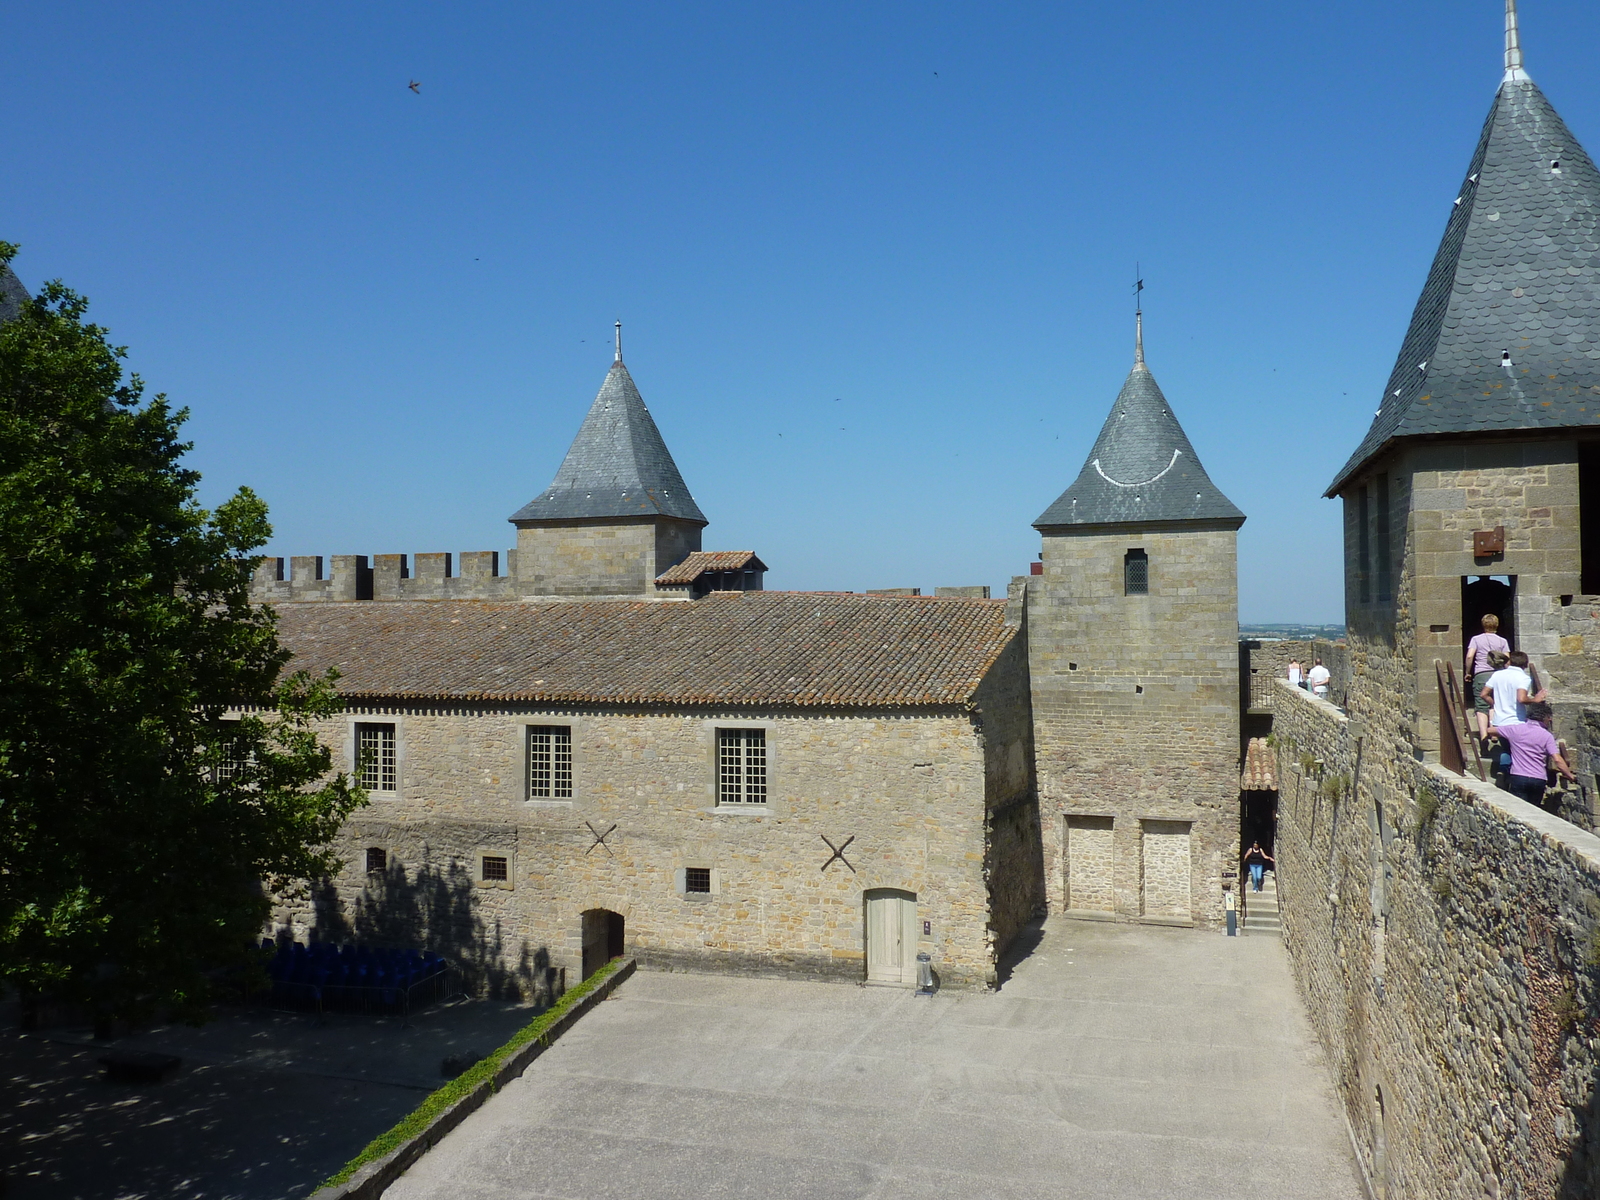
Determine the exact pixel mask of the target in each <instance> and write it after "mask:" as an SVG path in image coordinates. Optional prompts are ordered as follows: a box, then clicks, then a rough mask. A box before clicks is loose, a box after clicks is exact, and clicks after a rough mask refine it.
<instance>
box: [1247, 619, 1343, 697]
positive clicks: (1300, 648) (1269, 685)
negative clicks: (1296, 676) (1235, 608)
mask: <svg viewBox="0 0 1600 1200" xmlns="http://www.w3.org/2000/svg"><path fill="white" fill-rule="evenodd" d="M1239 644H1240V646H1241V647H1243V648H1244V650H1245V653H1246V657H1245V661H1244V662H1242V663H1241V664H1240V666H1241V669H1242V671H1243V672H1244V674H1245V676H1246V677H1247V683H1248V687H1249V697H1248V700H1249V704H1248V707H1250V708H1251V709H1254V710H1255V711H1257V712H1268V713H1269V712H1271V711H1272V710H1273V708H1274V706H1275V700H1274V697H1275V696H1276V695H1277V689H1276V688H1275V687H1273V684H1274V683H1276V682H1277V681H1278V680H1280V679H1287V678H1288V677H1289V663H1290V662H1291V661H1298V662H1299V664H1300V672H1301V677H1302V678H1304V677H1305V673H1306V672H1307V671H1309V670H1311V667H1312V664H1313V663H1315V662H1316V661H1317V659H1319V658H1320V659H1321V660H1322V665H1323V666H1325V667H1327V668H1328V673H1329V679H1328V693H1329V695H1330V696H1331V697H1332V698H1333V701H1334V702H1335V703H1339V702H1341V701H1342V700H1343V697H1344V695H1345V693H1346V692H1347V691H1348V690H1349V688H1350V676H1351V667H1350V647H1349V646H1347V645H1346V644H1345V643H1343V642H1330V641H1327V640H1325V639H1323V638H1301V639H1288V638H1285V639H1282V640H1279V641H1257V640H1255V639H1250V640H1249V641H1243V642H1240V643H1239Z"/></svg>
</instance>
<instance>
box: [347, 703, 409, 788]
mask: <svg viewBox="0 0 1600 1200" xmlns="http://www.w3.org/2000/svg"><path fill="white" fill-rule="evenodd" d="M362 725H393V726H394V790H393V791H383V790H382V789H380V788H371V789H369V790H368V792H367V794H368V795H369V796H371V797H373V798H374V799H376V800H398V799H400V796H401V793H402V792H403V791H404V790H405V789H404V785H405V778H406V726H405V720H404V718H403V717H402V716H401V715H400V714H399V713H397V712H384V711H383V710H382V709H372V710H367V711H364V712H353V713H349V712H347V713H346V717H345V743H344V754H345V761H346V762H347V763H348V764H349V770H350V775H351V778H352V781H353V782H356V783H359V782H360V779H359V778H357V777H356V763H357V761H358V760H359V759H360V757H361V732H360V726H362Z"/></svg>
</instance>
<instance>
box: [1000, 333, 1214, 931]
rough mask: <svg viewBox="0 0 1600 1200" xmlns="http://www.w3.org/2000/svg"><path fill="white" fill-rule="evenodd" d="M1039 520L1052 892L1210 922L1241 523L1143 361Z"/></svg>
mask: <svg viewBox="0 0 1600 1200" xmlns="http://www.w3.org/2000/svg"><path fill="white" fill-rule="evenodd" d="M1134 360H1135V361H1134V366H1133V369H1132V371H1131V372H1130V373H1129V375H1128V379H1127V382H1126V383H1124V385H1123V387H1122V391H1121V392H1120V394H1119V395H1118V396H1117V399H1116V402H1115V403H1114V404H1113V405H1112V409H1111V412H1110V414H1109V415H1108V416H1107V418H1106V422H1105V425H1104V427H1103V428H1102V430H1101V432H1100V436H1099V438H1098V440H1097V441H1096V442H1095V445H1094V448H1093V449H1092V450H1091V451H1090V453H1089V458H1088V461H1087V462H1085V463H1084V466H1083V469H1082V471H1081V472H1080V473H1079V476H1078V479H1077V480H1076V482H1074V483H1073V484H1072V486H1071V487H1069V488H1068V489H1067V490H1066V491H1065V492H1064V493H1062V495H1061V497H1060V498H1059V499H1057V500H1056V502H1055V503H1054V504H1052V505H1051V506H1050V508H1049V509H1047V510H1046V511H1045V513H1044V514H1043V515H1042V516H1041V517H1040V518H1039V519H1038V521H1036V522H1035V523H1034V524H1035V528H1037V529H1038V530H1039V533H1040V535H1041V541H1042V550H1041V553H1040V561H1039V564H1038V569H1037V573H1035V574H1032V575H1028V576H1023V577H1020V578H1019V579H1018V581H1017V587H1018V588H1019V589H1020V590H1021V591H1022V592H1023V593H1025V597H1026V599H1025V605H1026V609H1027V630H1028V652H1029V672H1030V675H1031V677H1032V685H1033V712H1034V744H1035V752H1036V754H1037V756H1038V771H1039V797H1040V813H1041V817H1040V820H1041V827H1042V834H1043V839H1044V845H1045V862H1046V869H1047V874H1048V891H1049V894H1050V897H1051V902H1052V904H1053V905H1054V906H1056V907H1059V908H1060V909H1062V910H1064V911H1066V912H1068V913H1072V914H1076V915H1081V916H1086V917H1098V918H1103V919H1121V920H1139V921H1151V922H1159V923H1164V924H1184V925H1188V924H1204V925H1210V924H1215V923H1217V922H1218V921H1220V920H1221V918H1222V879H1223V875H1224V872H1225V871H1231V870H1235V869H1236V867H1237V845H1238V841H1239V762H1240V758H1239V755H1240V738H1239V716H1240V711H1239V604H1238V569H1237V558H1236V549H1235V545H1236V536H1237V530H1238V528H1239V526H1240V525H1241V524H1243V522H1244V514H1243V513H1241V512H1240V511H1239V510H1238V509H1237V508H1235V507H1234V506H1233V504H1232V503H1230V502H1229V501H1228V499H1227V498H1226V497H1225V496H1224V495H1223V494H1222V493H1221V492H1220V491H1219V490H1218V489H1217V487H1216V486H1215V485H1214V484H1213V483H1212V482H1211V480H1210V478H1209V477H1208V476H1207V475H1206V472H1205V468H1204V467H1203V466H1201V464H1200V461H1199V458H1198V457H1197V456H1196V455H1195V453H1194V448H1193V446H1191V445H1190V444H1189V439H1188V437H1187V436H1186V435H1185V434H1184V432H1183V429H1182V427H1181V426H1180V425H1179V424H1178V420H1177V418H1176V416H1174V415H1173V412H1172V408H1171V406H1170V405H1169V404H1168V402H1167V399H1166V397H1165V396H1164V395H1163V394H1162V392H1161V389H1160V387H1159V386H1157V384H1156V382H1155V378H1154V376H1153V375H1151V373H1150V370H1149V368H1148V367H1147V365H1146V364H1145V361H1144V340H1143V329H1142V321H1141V322H1140V328H1139V330H1138V332H1137V333H1136V336H1135V352H1134Z"/></svg>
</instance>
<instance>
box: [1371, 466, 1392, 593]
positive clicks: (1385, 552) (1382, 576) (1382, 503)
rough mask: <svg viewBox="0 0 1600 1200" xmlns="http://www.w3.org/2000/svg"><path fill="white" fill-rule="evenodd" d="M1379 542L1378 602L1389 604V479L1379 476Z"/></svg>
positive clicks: (1377, 531) (1385, 476)
mask: <svg viewBox="0 0 1600 1200" xmlns="http://www.w3.org/2000/svg"><path fill="white" fill-rule="evenodd" d="M1374 532H1375V533H1376V535H1377V540H1378V600H1379V602H1380V603H1384V602H1387V601H1388V600H1389V599H1390V593H1391V582H1392V581H1391V571H1390V564H1389V477H1388V476H1387V475H1379V476H1378V521H1377V529H1376V530H1374Z"/></svg>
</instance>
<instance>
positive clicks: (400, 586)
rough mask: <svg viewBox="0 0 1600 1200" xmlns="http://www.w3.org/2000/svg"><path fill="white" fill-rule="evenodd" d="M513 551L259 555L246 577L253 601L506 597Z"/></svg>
mask: <svg viewBox="0 0 1600 1200" xmlns="http://www.w3.org/2000/svg"><path fill="white" fill-rule="evenodd" d="M516 554H517V552H516V551H515V550H507V551H506V552H505V553H504V554H503V555H502V553H501V552H500V551H498V550H472V551H468V552H466V553H464V554H462V555H461V556H460V570H459V572H457V571H455V570H454V569H453V568H454V565H455V561H456V556H455V555H452V554H410V555H408V554H375V555H373V556H371V557H370V558H369V557H368V556H367V555H365V554H335V555H332V556H331V557H329V558H326V559H325V558H323V556H322V555H320V554H316V555H298V554H297V555H295V556H294V557H292V558H289V559H282V558H263V559H262V560H261V562H260V563H259V564H258V565H257V567H256V570H255V574H254V576H252V578H251V580H250V599H251V600H252V601H254V602H255V603H257V604H282V603H286V602H290V601H301V600H509V599H512V598H513V597H515V595H516V582H515V577H514V576H515V569H516Z"/></svg>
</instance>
